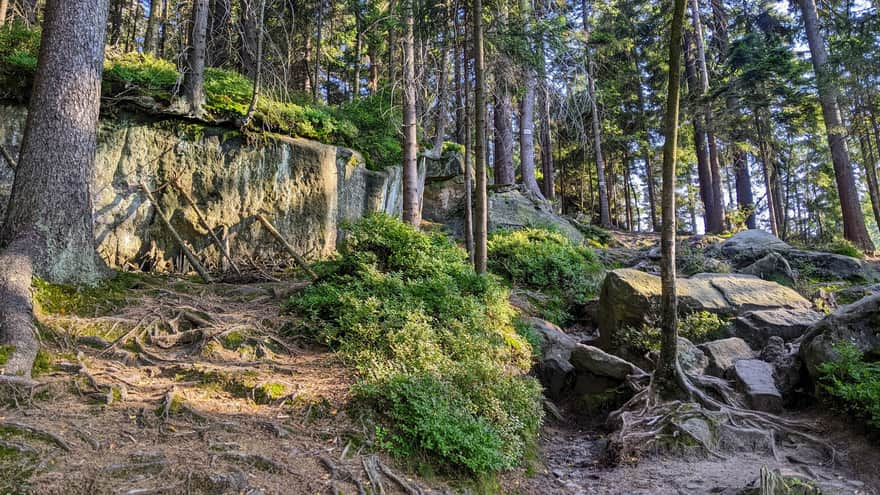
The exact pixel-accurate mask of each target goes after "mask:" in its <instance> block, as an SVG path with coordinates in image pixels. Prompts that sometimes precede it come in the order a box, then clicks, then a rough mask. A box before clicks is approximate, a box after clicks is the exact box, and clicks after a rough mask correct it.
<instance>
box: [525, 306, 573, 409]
mask: <svg viewBox="0 0 880 495" xmlns="http://www.w3.org/2000/svg"><path fill="white" fill-rule="evenodd" d="M525 322H526V323H528V324H529V326H531V327H532V329H533V330H534V331H535V333H536V334H537V335H538V338H539V340H540V346H541V349H540V350H541V355H540V359H539V360H538V363H537V365H536V367H535V371H536V373H537V375H538V379H539V380H540V381H541V383H542V384H543V385H544V389H545V391H546V394H547V396H548V397H550V398H551V399H559V398H561V397H562V395H563V392H564V391H565V389H566V388H567V387H568V386H569V385H571V383H572V381H573V380H574V374H575V367H574V366H572V365H571V363H570V362H569V358H570V357H571V351H572V349H574V348H575V346H576V345H577V342H575V340H574V339H573V338H571V337H570V336H569V335H568V334H566V333H565V332H564V331H562V329H561V328H559V327H558V326H556V325H554V324H553V323H550V322H549V321H546V320H542V319H540V318H526V320H525Z"/></svg>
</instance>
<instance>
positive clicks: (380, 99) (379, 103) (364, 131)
mask: <svg viewBox="0 0 880 495" xmlns="http://www.w3.org/2000/svg"><path fill="white" fill-rule="evenodd" d="M336 115H337V116H338V117H339V118H341V119H345V120H347V121H349V122H351V123H352V125H354V127H356V128H357V129H358V132H357V133H356V134H355V135H352V136H348V137H347V138H346V139H345V140H344V141H343V142H342V144H344V145H345V146H349V147H351V148H354V149H356V150H358V151H360V152H361V153H363V155H364V160H365V161H366V162H367V167H368V168H370V169H371V170H381V169H383V168H385V167H388V166H391V165H399V164H400V163H401V161H402V160H403V150H402V148H401V147H400V135H399V134H398V131H399V130H400V128H401V126H402V125H403V113H402V111H401V108H400V105H394V104H393V103H392V101H391V97H390V94H389V93H388V92H387V91H381V92H379V93H377V94H375V95H372V96H368V97H366V98H357V99H355V100H353V101H351V102H348V103H344V104H343V105H342V106H340V107H339V108H338V109H337V110H336Z"/></svg>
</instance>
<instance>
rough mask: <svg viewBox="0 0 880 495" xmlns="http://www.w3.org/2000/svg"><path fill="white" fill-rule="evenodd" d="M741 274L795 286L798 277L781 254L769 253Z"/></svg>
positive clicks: (741, 271) (744, 269)
mask: <svg viewBox="0 0 880 495" xmlns="http://www.w3.org/2000/svg"><path fill="white" fill-rule="evenodd" d="M740 273H745V274H746V275H754V276H756V277H760V278H762V279H764V280H772V281H774V282H780V283H784V284H786V285H789V286H791V285H793V284H794V282H795V280H797V276H796V275H795V274H794V271H793V270H792V269H791V265H790V264H789V263H788V261H787V260H786V259H785V258H784V257H783V256H782V255H781V254H779V253H768V254H767V255H766V256H764V257H763V258H761V259H759V260H758V261H756V262H754V263H752V264H751V265H749V266H747V267H745V268H743V269H742V270H740Z"/></svg>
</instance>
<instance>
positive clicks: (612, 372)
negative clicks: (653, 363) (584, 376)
mask: <svg viewBox="0 0 880 495" xmlns="http://www.w3.org/2000/svg"><path fill="white" fill-rule="evenodd" d="M569 361H570V362H571V364H572V366H574V368H575V369H576V370H578V371H586V372H590V373H592V374H594V375H598V376H603V377H606V378H613V379H615V380H620V381H623V380H625V379H626V377H627V376H629V375H642V374H645V372H644V371H643V370H641V369H639V368H638V367H637V366H634V365H633V364H632V363H630V362H629V361H625V360H623V359H620V358H619V357H617V356H613V355H611V354H608V353H607V352H605V351H603V350H602V349H599V348H598V347H593V346H590V345H584V344H577V345H575V347H574V349H572V350H571V357H570V358H569Z"/></svg>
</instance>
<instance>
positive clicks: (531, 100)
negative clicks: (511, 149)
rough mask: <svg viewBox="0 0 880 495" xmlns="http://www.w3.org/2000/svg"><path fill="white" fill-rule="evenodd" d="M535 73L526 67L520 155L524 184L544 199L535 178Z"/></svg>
mask: <svg viewBox="0 0 880 495" xmlns="http://www.w3.org/2000/svg"><path fill="white" fill-rule="evenodd" d="M535 84H536V81H535V74H534V72H533V71H531V70H529V69H526V76H525V81H524V83H523V86H524V90H525V91H524V93H523V96H522V101H521V102H520V114H519V115H520V118H519V156H520V164H521V169H522V180H523V185H525V186H526V189H527V190H529V191H530V192H532V193H533V194H534V195H535V196H538V197H539V198H541V199H544V195H543V194H541V188H540V187H539V186H538V181H537V179H535V135H534V132H535Z"/></svg>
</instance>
